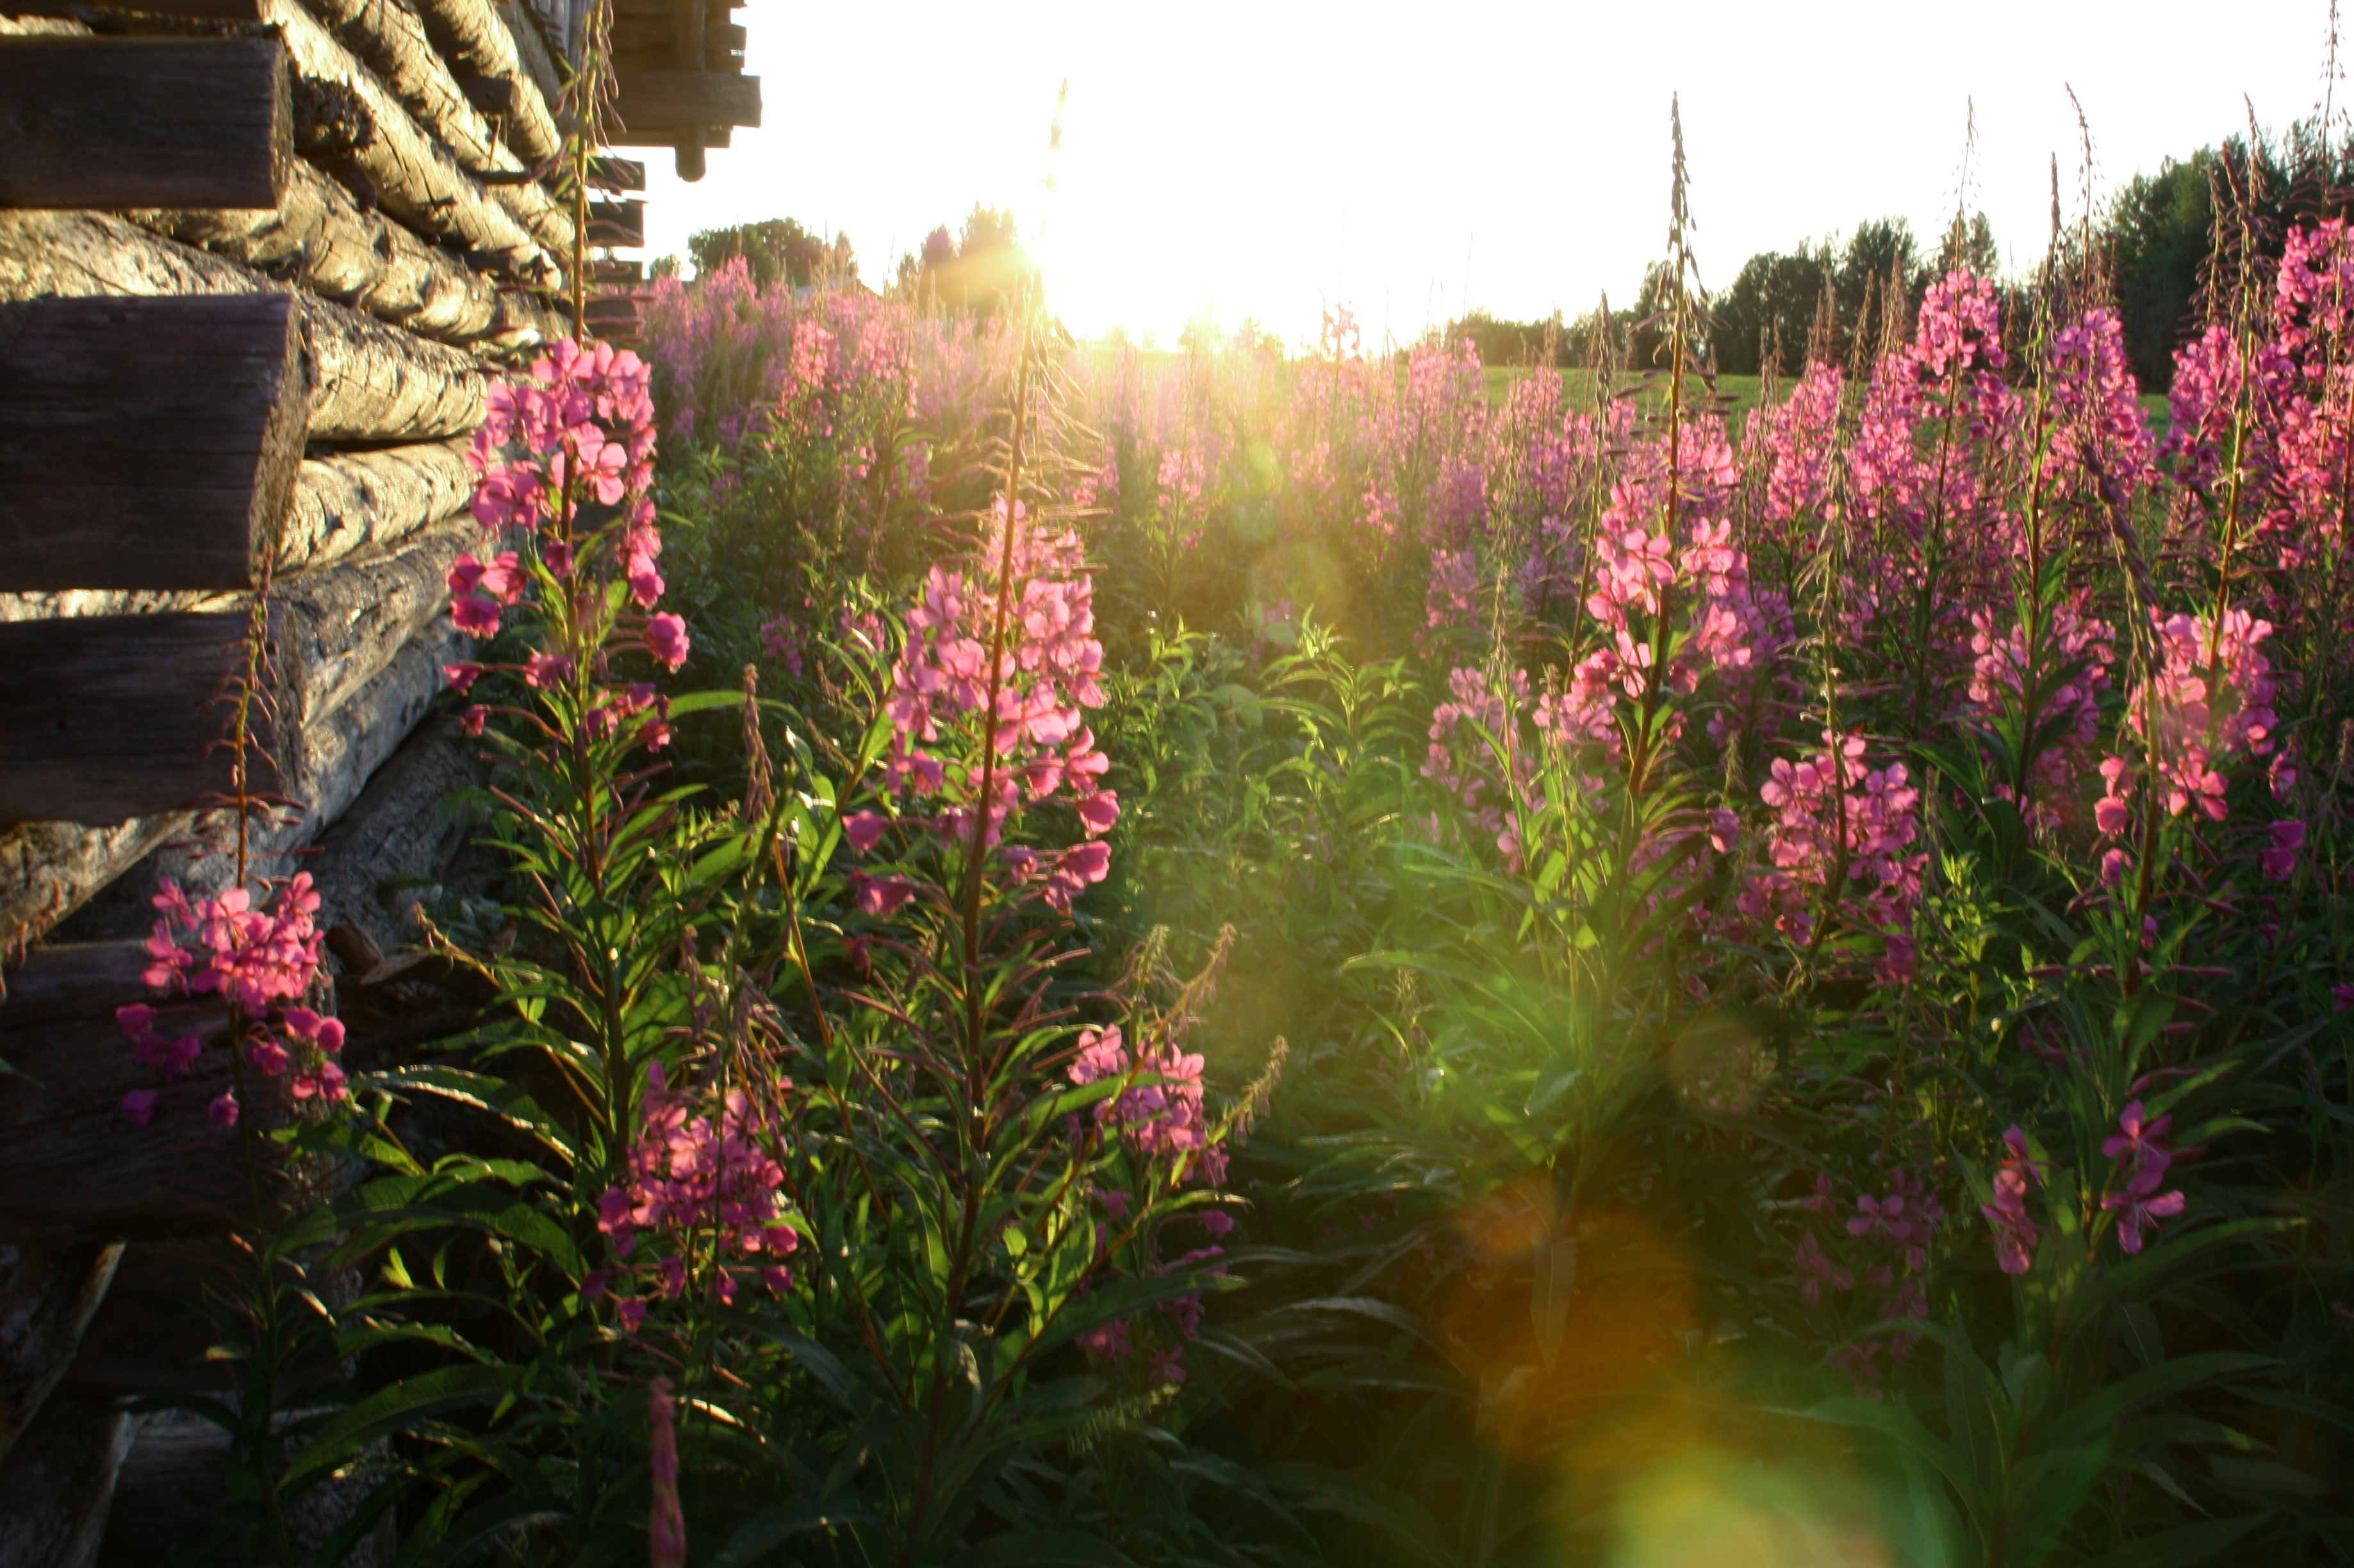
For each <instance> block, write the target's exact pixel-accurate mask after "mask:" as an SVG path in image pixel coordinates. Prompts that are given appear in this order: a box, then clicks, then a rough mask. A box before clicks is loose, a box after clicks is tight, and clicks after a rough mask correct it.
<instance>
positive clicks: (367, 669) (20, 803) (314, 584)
mask: <svg viewBox="0 0 2354 1568" xmlns="http://www.w3.org/2000/svg"><path fill="white" fill-rule="evenodd" d="M479 533H480V531H479V530H478V529H476V528H475V527H474V526H473V524H472V519H466V518H461V519H459V520H456V521H454V522H452V523H449V524H441V525H439V526H436V527H432V528H429V529H427V530H425V531H423V532H421V533H419V534H418V535H414V536H412V537H410V538H408V539H406V540H404V541H402V542H400V543H399V544H398V545H397V546H394V547H392V548H389V549H382V550H371V551H367V552H365V553H363V554H360V555H357V556H352V557H350V558H348V559H345V560H342V561H339V562H338V563H336V564H335V565H334V566H331V567H323V568H322V569H319V570H314V571H305V572H298V573H296V574H294V575H293V576H292V577H287V578H286V579H284V580H283V581H282V582H281V583H280V584H278V585H277V587H276V588H275V589H274V591H273V593H272V595H271V599H270V608H269V643H270V665H271V668H272V690H271V707H272V709H273V712H274V715H275V717H274V721H273V726H272V727H271V728H270V730H269V731H268V732H267V733H262V732H260V729H259V726H257V733H258V734H260V735H261V738H262V740H263V743H264V744H263V747H261V748H258V749H257V751H256V754H255V756H254V758H253V761H252V764H251V774H250V778H251V783H252V787H253V788H255V789H267V790H269V791H270V792H271V793H274V794H278V795H282V796H289V797H292V798H294V799H295V800H299V801H302V802H303V803H304V806H305V808H306V810H312V811H313V813H314V814H319V815H318V820H320V821H324V820H326V819H327V818H330V817H332V816H333V814H334V811H335V810H341V809H342V804H343V803H347V802H348V800H350V798H351V795H352V794H355V793H356V792H357V790H358V787H359V784H360V783H361V782H364V781H365V779H366V770H365V769H362V770H361V772H360V774H359V777H358V778H357V779H354V780H351V781H350V787H349V790H348V791H347V792H343V793H342V794H341V797H340V800H339V801H336V802H334V803H333V805H332V808H331V809H328V808H324V807H322V805H321V804H320V802H319V801H315V800H311V799H310V798H309V796H307V795H306V793H305V791H306V790H311V789H313V784H314V782H315V779H314V776H315V775H317V774H318V772H319V767H320V766H321V765H319V764H317V763H316V762H315V758H314V753H315V755H316V756H325V755H327V752H325V751H320V750H319V749H318V748H317V747H313V746H312V745H311V743H310V742H309V741H308V740H306V739H305V738H304V737H305V736H308V735H309V734H310V733H311V732H312V731H313V730H314V729H315V727H316V726H319V725H320V724H322V723H325V722H327V721H328V720H329V719H330V718H332V717H333V715H336V714H337V713H339V712H341V711H343V710H345V708H346V707H347V706H348V705H350V704H351V703H352V702H354V701H355V699H356V698H357V697H358V696H359V694H361V693H362V692H363V691H364V690H366V689H368V688H370V687H371V686H372V684H373V683H376V680H377V678H378V676H379V675H381V674H382V673H384V672H385V670H386V669H387V667H388V666H390V665H392V664H393V663H394V662H396V660H397V659H398V657H399V656H400V655H401V654H402V652H404V650H406V649H407V648H408V645H409V644H410V643H411V642H412V641H416V639H417V638H418V637H419V634H420V633H423V632H425V631H426V630H428V629H429V628H430V627H432V626H434V625H435V623H436V621H437V620H438V619H439V618H441V617H442V616H443V615H444V612H445V609H446V605H447V602H448V586H447V583H446V581H445V578H446V576H447V574H448V571H449V568H450V564H451V562H452V561H453V560H455V559H456V558H457V556H458V552H459V551H460V550H461V549H463V548H464V547H465V546H467V545H469V544H471V543H472V542H473V541H474V540H475V539H476V538H477V537H478V536H479ZM247 619H248V618H247V616H246V614H245V613H244V612H243V611H241V610H236V609H231V610H225V611H179V612H166V613H162V614H153V615H103V616H77V617H71V618H69V619H66V620H19V621H11V622H7V623H5V624H0V821H16V822H42V823H56V822H86V823H106V822H120V821H128V820H130V819H134V818H142V817H148V816H154V815H158V814H162V813H168V812H171V811H174V810H180V809H182V808H184V807H187V806H189V805H191V804H193V803H196V802H197V801H198V800H200V799H201V798H205V797H210V796H217V795H218V794H220V793H222V792H223V791H225V790H226V789H228V786H229V782H230V766H229V765H230V758H229V754H228V747H226V746H225V745H222V744H220V739H221V737H222V736H224V735H226V734H227V733H228V728H229V720H230V716H231V715H230V713H229V710H228V704H227V703H226V702H225V701H222V700H220V694H221V693H222V691H223V689H224V687H225V685H226V683H227V682H228V679H229V677H230V676H231V675H232V674H234V673H236V672H237V671H238V670H239V669H241V668H242V660H243V647H244V641H243V640H244V636H245V629H246V625H247ZM443 652H446V649H444V650H443ZM409 683H410V684H412V685H419V689H420V690H422V691H423V693H424V694H425V695H426V696H429V695H430V694H431V693H432V692H433V691H435V690H438V689H439V670H438V667H434V668H429V669H424V670H420V671H419V672H416V673H414V675H413V678H410V681H409ZM372 700H375V701H377V702H378V703H379V705H383V704H390V705H392V706H394V707H397V708H398V709H399V711H400V713H401V714H402V715H403V720H402V728H401V733H402V734H406V733H407V726H408V725H409V724H413V723H414V722H415V720H416V718H417V717H418V716H419V714H420V713H421V707H419V705H417V704H416V703H412V702H411V701H410V699H409V698H408V697H407V696H401V697H398V698H395V697H392V696H388V695H385V694H378V696H377V698H376V699H372ZM394 739H395V740H396V741H397V740H398V736H395V737H394ZM329 749H330V750H334V749H335V748H329ZM265 751H266V753H267V755H264V752H265ZM388 752H389V747H388V746H387V747H385V748H384V753H383V754H388ZM336 754H337V755H340V754H341V753H340V751H337V752H336ZM273 758H274V762H273V760H272V759H273ZM337 766H338V767H340V766H341V765H340V764H338V765H337ZM371 766H372V764H371ZM338 780H340V775H338ZM322 788H323V787H322ZM344 790H345V786H344V783H343V782H341V781H336V782H334V786H333V789H332V790H330V791H329V792H330V793H334V792H338V791H344ZM321 813H323V814H321ZM159 836H160V835H159ZM150 842H153V841H152V840H151V841H150ZM8 869H9V868H8V867H7V866H6V865H5V864H4V863H0V871H7V870H8ZM114 869H115V870H117V871H119V870H120V869H121V867H120V865H119V864H117V865H116V866H115V867H114ZM11 880H12V881H13V880H14V879H13V878H11ZM53 891H54V890H53ZM10 893H11V890H10V889H9V888H8V887H6V886H5V885H0V894H10ZM36 894H37V889H36V888H34V887H27V888H26V889H24V890H23V891H22V892H20V893H13V894H12V895H10V896H5V897H0V915H6V914H8V913H10V912H11V911H10V907H9V906H11V905H16V906H19V908H20V909H21V911H22V917H23V918H25V919H27V920H31V919H37V917H38V913H39V910H38V906H37V904H34V905H33V907H31V908H29V909H27V908H23V907H22V906H25V905H27V904H30V903H32V901H33V898H34V896H35V895H36ZM80 896H87V892H86V891H85V892H83V893H82V894H81V895H80ZM74 901H75V902H79V897H77V898H75V899H74Z"/></svg>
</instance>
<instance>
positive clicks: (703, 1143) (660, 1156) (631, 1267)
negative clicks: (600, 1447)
mask: <svg viewBox="0 0 2354 1568" xmlns="http://www.w3.org/2000/svg"><path fill="white" fill-rule="evenodd" d="M778 1088H779V1092H780V1093H781V1092H784V1091H786V1090H789V1089H790V1088H791V1085H790V1084H789V1083H786V1082H783V1081H782V1080H779V1084H778ZM774 1130H775V1128H774V1126H773V1123H772V1121H771V1118H769V1117H768V1116H767V1115H766V1114H764V1113H763V1112H762V1111H760V1110H758V1109H757V1108H756V1107H754V1105H753V1103H752V1099H751V1097H750V1096H749V1095H748V1094H747V1093H746V1092H745V1091H744V1090H742V1089H740V1088H737V1089H730V1090H729V1091H727V1093H726V1097H725V1098H724V1099H723V1101H722V1103H721V1104H720V1106H719V1107H718V1110H717V1114H716V1115H713V1114H709V1113H699V1112H698V1108H697V1105H696V1101H695V1097H694V1096H693V1095H692V1094H691V1093H689V1092H688V1091H687V1090H686V1088H685V1087H684V1086H681V1087H680V1088H676V1089H673V1088H672V1087H671V1086H669V1084H668V1082H667V1080H666V1079H665V1077H664V1075H663V1070H662V1067H661V1065H660V1064H654V1065H649V1066H648V1068H647V1069H646V1092H645V1103H644V1107H643V1110H642V1116H641V1119H640V1122H639V1129H638V1136H637V1138H636V1139H635V1140H634V1141H633V1142H632V1143H631V1146H630V1155H629V1163H628V1166H627V1175H626V1179H625V1180H624V1181H623V1182H622V1183H621V1184H620V1185H619V1186H616V1187H611V1188H608V1189H607V1190H606V1192H605V1193H604V1195H603V1196H602V1197H601V1198H599V1200H598V1202H597V1209H598V1218H597V1228H598V1229H599V1230H600V1231H602V1232H604V1233H605V1234H606V1235H607V1236H609V1237H610V1238H611V1242H612V1250H613V1259H614V1263H613V1266H612V1267H611V1268H609V1269H600V1270H599V1271H597V1272H596V1273H595V1274H593V1275H592V1276H591V1277H590V1278H589V1281H588V1287H589V1291H590V1294H592V1295H601V1294H604V1293H606V1292H609V1291H611V1290H612V1289H613V1286H614V1282H615V1281H616V1279H631V1278H634V1279H635V1280H637V1281H638V1282H640V1283H642V1284H644V1285H646V1286H649V1287H651V1288H652V1294H653V1295H654V1296H656V1297H659V1298H662V1299H663V1300H670V1301H675V1300H677V1299H678V1298H680V1297H681V1296H682V1295H684V1293H685V1291H686V1289H687V1287H688V1286H689V1285H690V1283H693V1284H697V1285H705V1286H707V1287H708V1288H709V1289H711V1290H712V1291H713V1292H714V1293H715V1294H716V1296H717V1298H719V1299H720V1300H721V1301H733V1300H735V1298H736V1295H737V1290H738V1289H739V1288H740V1285H741V1281H742V1280H743V1279H744V1278H746V1277H757V1278H758V1280H759V1281H760V1283H762V1284H763V1285H765V1286H767V1287H768V1288H769V1289H770V1290H774V1291H784V1290H788V1289H790V1288H791V1287H792V1270H791V1269H790V1267H789V1266H787V1265H786V1264H785V1262H784V1259H785V1258H786V1257H787V1256H788V1255H790V1254H791V1253H792V1252H794V1251H795V1250H796V1249H797V1248H798V1247H799V1246H800V1245H801V1235H800V1233H799V1232H797V1231H796V1230H794V1228H793V1227H792V1225H791V1224H790V1223H789V1222H788V1221H787V1220H786V1219H785V1217H784V1214H783V1212H782V1211H783V1207H784V1203H783V1199H782V1197H781V1196H780V1189H781V1188H782V1186H783V1184H784V1179H785V1173H784V1170H783V1168H782V1167H780V1166H779V1164H778V1163H777V1161H776V1160H775V1159H774V1158H773V1157H772V1156H771V1155H770V1154H769V1151H768V1150H767V1148H766V1147H764V1145H763V1141H762V1140H763V1139H766V1138H769V1137H770V1136H772V1135H773V1133H774ZM641 1242H646V1243H649V1244H650V1245H648V1246H647V1247H646V1249H645V1251H644V1253H641V1252H640V1248H639V1244H640V1243H641ZM700 1249H707V1253H705V1254H703V1255H698V1253H699V1251H700ZM706 1267H707V1271H708V1272H707V1273H705V1274H704V1275H703V1277H702V1278H699V1279H698V1278H695V1276H696V1275H697V1274H698V1273H702V1272H703V1271H704V1270H705V1268H706ZM647 1306H648V1301H647V1298H645V1297H642V1296H638V1295H635V1294H631V1295H626V1296H623V1297H622V1298H621V1299H620V1308H619V1312H620V1319H621V1323H622V1326H623V1327H624V1328H626V1329H628V1330H630V1331H631V1332H632V1333H635V1332H636V1331H637V1330H638V1328H639V1326H640V1325H641V1324H642V1323H643V1322H644V1320H645V1315H646V1310H647Z"/></svg>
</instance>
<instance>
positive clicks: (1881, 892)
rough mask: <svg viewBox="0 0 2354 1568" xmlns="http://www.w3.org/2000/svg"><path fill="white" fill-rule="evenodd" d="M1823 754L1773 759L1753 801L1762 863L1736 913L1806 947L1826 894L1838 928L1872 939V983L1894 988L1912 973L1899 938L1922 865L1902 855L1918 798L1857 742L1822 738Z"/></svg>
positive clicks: (1915, 831)
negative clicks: (1880, 953) (1760, 812)
mask: <svg viewBox="0 0 2354 1568" xmlns="http://www.w3.org/2000/svg"><path fill="white" fill-rule="evenodd" d="M1823 744H1824V747H1825V749H1824V750H1823V751H1821V752H1819V753H1817V754H1815V755H1814V756H1811V757H1802V758H1798V759H1797V760H1796V761H1790V760H1787V759H1785V758H1776V759H1775V761H1774V763H1773V765H1772V767H1771V768H1770V769H1769V772H1768V776H1767V778H1766V780H1765V784H1764V785H1763V786H1762V787H1761V789H1759V791H1758V794H1759V798H1760V799H1761V800H1764V801H1765V804H1766V805H1768V806H1770V807H1772V808H1774V810H1775V813H1776V825H1775V829H1774V831H1773V832H1772V833H1771V834H1770V838H1769V842H1770V843H1771V845H1772V852H1771V861H1770V863H1769V864H1768V865H1766V866H1765V867H1762V868H1760V870H1759V872H1758V874H1756V875H1755V876H1754V877H1753V878H1752V879H1751V880H1750V882H1749V883H1748V885H1746V886H1744V888H1743V889H1742V891H1741V894H1740V896H1739V906H1740V908H1741V911H1742V913H1743V914H1744V915H1745V916H1748V917H1750V918H1752V919H1755V920H1760V921H1770V923H1771V924H1772V925H1773V926H1774V927H1775V928H1776V930H1778V931H1780V932H1781V933H1782V934H1783V935H1784V936H1785V937H1786V938H1788V939H1790V940H1791V941H1794V942H1808V941H1810V940H1812V938H1813V934H1814V927H1815V921H1816V919H1817V917H1818V914H1819V909H1820V907H1821V904H1822V900H1821V897H1820V893H1821V892H1823V891H1829V893H1830V894H1831V895H1833V908H1834V912H1835V914H1836V915H1837V916H1839V917H1840V919H1842V920H1845V921H1847V922H1850V923H1851V924H1854V925H1857V926H1861V927H1864V928H1866V929H1870V930H1875V931H1878V932H1879V933H1881V935H1882V939H1883V941H1884V942H1885V944H1886V956H1885V957H1884V958H1883V959H1882V961H1881V964H1880V966H1879V975H1880V978H1881V979H1882V980H1883V981H1885V982H1889V983H1895V982H1898V981H1901V980H1903V979H1904V978H1905V975H1906V974H1907V973H1908V972H1909V969H1910V967H1911V944H1910V941H1909V938H1907V936H1906V933H1908V932H1909V930H1910V929H1911V927H1912V921H1913V911H1914V906H1915V905H1917V904H1918V902H1919V901H1920V896H1921V873H1922V871H1923V869H1924V867H1925V865H1926V863H1927V855H1926V853H1907V852H1908V851H1909V850H1910V848H1911V846H1912V844H1913V842H1914V840H1915V839H1916V838H1917V837H1918V835H1919V831H1920V830H1919V820H1918V818H1919V809H1920V800H1921V796H1920V791H1919V790H1917V789H1914V788H1913V786H1912V784H1911V782H1910V775H1909V773H1908V772H1907V770H1906V768H1905V767H1904V765H1903V763H1901V762H1893V763H1890V764H1889V765H1888V766H1887V767H1885V768H1871V767H1869V766H1867V765H1866V763H1865V761H1864V754H1865V747H1864V741H1863V737H1862V736H1857V735H1849V736H1833V735H1832V734H1830V732H1829V731H1825V732H1824V735H1823ZM1842 830H1843V831H1842ZM1834 880H1836V881H1837V883H1838V885H1836V886H1834V885H1832V884H1833V882H1834Z"/></svg>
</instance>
